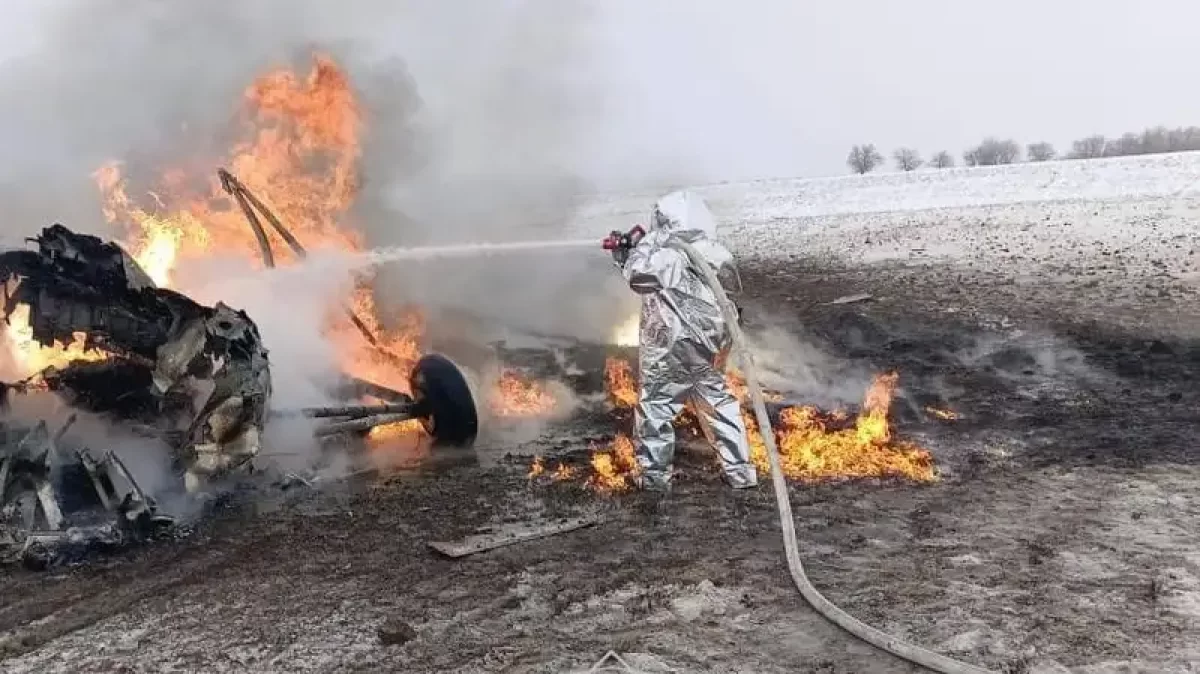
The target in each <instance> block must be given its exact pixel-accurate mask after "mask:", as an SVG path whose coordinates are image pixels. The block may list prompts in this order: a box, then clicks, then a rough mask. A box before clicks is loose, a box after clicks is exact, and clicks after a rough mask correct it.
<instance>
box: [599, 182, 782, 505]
mask: <svg viewBox="0 0 1200 674" xmlns="http://www.w3.org/2000/svg"><path fill="white" fill-rule="evenodd" d="M715 236H716V223H715V221H714V220H713V217H712V214H711V213H710V212H709V210H708V207H707V206H706V205H705V203H704V201H703V200H702V199H700V198H699V197H698V196H696V195H693V194H690V193H687V192H672V193H671V194H668V195H666V196H664V197H662V198H661V199H659V201H658V203H657V204H656V205H655V207H654V212H653V215H652V217H651V222H650V226H649V227H648V231H647V233H646V235H645V236H644V237H642V239H641V241H639V242H638V243H637V244H636V245H635V246H634V247H633V248H632V249H630V250H628V252H627V254H626V253H620V254H617V255H616V256H615V257H616V261H617V264H618V266H619V267H620V268H621V270H622V273H623V274H624V276H625V278H626V280H628V281H629V287H631V288H632V289H633V290H634V291H635V292H637V293H638V294H639V295H641V298H642V314H641V326H640V340H641V346H640V351H639V366H640V367H639V373H640V382H639V384H640V390H639V392H638V404H637V407H636V409H635V416H634V423H635V433H636V434H637V459H638V463H639V464H640V466H641V469H642V470H641V484H642V486H643V487H644V488H647V489H665V488H667V487H668V486H669V484H670V480H671V464H672V461H673V458H674V454H675V427H674V425H673V422H674V420H675V417H677V416H678V415H679V413H680V412H682V411H683V408H684V404H685V403H686V402H688V401H691V402H692V404H693V407H694V409H695V411H696V413H697V416H699V417H700V423H701V426H702V428H703V430H704V433H705V435H706V436H707V437H708V439H709V441H710V442H712V443H713V444H714V445H716V449H717V452H718V453H719V454H720V457H721V463H722V464H723V467H724V471H725V479H726V481H727V482H728V483H729V484H730V485H731V486H733V487H735V488H746V487H753V486H756V485H757V484H758V476H757V472H756V471H755V469H754V464H753V463H751V462H750V445H749V441H748V440H747V438H746V426H745V423H744V422H743V421H742V414H741V406H740V405H739V403H738V400H737V399H736V398H735V397H734V396H733V395H732V394H731V393H730V391H729V388H728V386H727V385H726V383H725V376H724V373H723V372H722V370H721V367H720V366H719V365H718V362H719V361H720V360H723V354H724V353H725V352H726V351H727V349H728V347H729V339H730V335H729V331H728V329H727V328H726V326H725V320H724V319H723V318H722V316H721V309H720V306H719V305H718V304H717V298H716V295H714V294H713V292H712V290H709V288H708V286H706V285H705V284H704V281H703V279H702V277H701V276H700V272H699V271H698V270H696V269H695V268H693V267H692V266H691V263H690V261H689V259H688V257H687V256H686V254H685V253H684V252H683V251H681V250H679V249H678V248H674V247H672V245H671V244H672V241H673V240H676V239H680V240H683V241H686V242H688V243H689V244H691V245H692V246H693V247H694V248H696V249H697V251H698V252H700V253H701V255H703V256H704V257H705V258H706V259H707V260H708V261H709V263H710V264H712V265H713V267H714V268H715V269H717V270H718V271H721V270H722V269H724V268H727V267H728V266H730V265H732V262H733V254H732V253H730V252H729V250H728V249H726V248H725V247H724V246H722V245H721V244H719V243H717V242H716V241H715ZM622 258H623V259H622Z"/></svg>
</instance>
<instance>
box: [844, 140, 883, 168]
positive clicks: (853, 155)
mask: <svg viewBox="0 0 1200 674" xmlns="http://www.w3.org/2000/svg"><path fill="white" fill-rule="evenodd" d="M846 164H847V165H848V166H849V167H850V170H852V171H854V172H855V173H858V174H859V175H862V174H864V173H870V172H871V171H874V170H875V169H876V168H878V167H879V166H880V165H881V164H883V155H881V154H879V150H877V149H875V146H874V145H873V144H871V143H867V144H866V145H855V146H854V147H852V148H850V156H849V157H846Z"/></svg>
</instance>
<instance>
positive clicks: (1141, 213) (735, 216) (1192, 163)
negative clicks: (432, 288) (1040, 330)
mask: <svg viewBox="0 0 1200 674" xmlns="http://www.w3.org/2000/svg"><path fill="white" fill-rule="evenodd" d="M696 191H697V192H699V193H700V194H702V195H703V196H704V197H705V198H706V199H707V200H708V202H709V205H710V206H711V207H712V209H713V211H714V213H715V214H716V216H717V218H718V221H719V223H720V227H721V229H722V232H721V234H722V236H723V238H724V239H725V240H726V242H727V243H728V244H729V245H730V247H731V248H733V249H734V250H735V252H736V253H738V254H739V255H741V256H743V257H751V258H780V257H783V258H788V257H794V256H809V255H820V256H822V257H828V256H833V257H836V258H840V259H843V260H845V261H860V262H866V261H874V260H885V259H903V258H910V257H920V258H923V259H931V258H946V257H949V258H963V257H966V258H971V257H975V258H980V257H996V256H1000V257H1004V258H1011V257H1016V258H1020V257H1021V256H1025V257H1026V258H1030V259H1032V258H1038V257H1042V258H1044V257H1045V256H1046V255H1048V254H1049V253H1050V251H1051V250H1052V249H1054V248H1055V246H1062V245H1065V244H1070V246H1068V247H1069V248H1070V249H1071V250H1070V251H1059V252H1066V253H1067V254H1070V255H1077V254H1088V253H1092V252H1096V250H1097V248H1098V247H1104V248H1116V249H1122V248H1137V249H1138V250H1139V251H1143V252H1145V251H1151V250H1153V251H1156V252H1162V249H1167V248H1169V249H1172V250H1179V249H1181V246H1180V244H1179V242H1180V241H1181V237H1188V238H1190V235H1191V233H1192V232H1193V231H1194V225H1193V224H1192V223H1193V222H1194V221H1195V219H1196V218H1197V217H1200V211H1193V210H1192V208H1191V207H1190V205H1191V204H1192V202H1193V200H1195V199H1198V198H1200V153H1180V154H1168V155H1149V156H1139V157H1121V158H1114V159H1099V160H1083V161H1059V162H1045V163H1036V164H1016V165H1011V166H999V167H985V168H974V169H968V168H958V169H949V170H933V169H930V170H921V171H914V172H912V173H881V174H872V175H866V176H841V177H834V178H818V179H805V180H796V179H793V180H761V181H754V182H750V183H729V184H720V185H712V186H706V187H701V188H696ZM655 196H656V195H654V194H650V193H646V194H637V195H624V196H620V197H611V198H601V199H595V200H592V201H590V202H589V203H587V204H586V206H585V207H584V208H583V209H581V211H580V212H579V214H578V217H577V220H576V222H575V223H574V225H575V227H576V228H577V229H578V231H579V232H580V233H592V234H594V233H596V232H604V231H608V230H609V229H614V228H627V227H628V226H630V225H631V224H633V223H635V222H639V221H643V220H644V219H645V215H646V213H647V211H648V210H649V208H650V206H651V205H652V203H653V201H654V197H655ZM1043 261H1044V260H1043Z"/></svg>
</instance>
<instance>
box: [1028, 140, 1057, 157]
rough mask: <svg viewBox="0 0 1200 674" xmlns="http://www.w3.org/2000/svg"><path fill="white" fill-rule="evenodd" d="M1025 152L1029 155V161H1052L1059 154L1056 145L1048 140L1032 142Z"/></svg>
mask: <svg viewBox="0 0 1200 674" xmlns="http://www.w3.org/2000/svg"><path fill="white" fill-rule="evenodd" d="M1025 154H1027V155H1028V156H1029V161H1050V160H1051V159H1054V157H1055V156H1057V153H1055V152H1054V146H1053V145H1051V144H1050V143H1046V142H1041V143H1030V144H1029V147H1026V148H1025Z"/></svg>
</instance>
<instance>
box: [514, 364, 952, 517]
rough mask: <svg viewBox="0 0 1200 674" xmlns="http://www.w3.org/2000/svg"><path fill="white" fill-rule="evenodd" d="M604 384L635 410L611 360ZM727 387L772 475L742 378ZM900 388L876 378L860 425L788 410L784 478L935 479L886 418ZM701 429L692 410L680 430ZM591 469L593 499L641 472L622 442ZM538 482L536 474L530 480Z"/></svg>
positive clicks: (780, 441) (843, 415)
mask: <svg viewBox="0 0 1200 674" xmlns="http://www.w3.org/2000/svg"><path fill="white" fill-rule="evenodd" d="M605 380H606V382H607V387H608V393H609V397H610V400H612V402H613V404H614V405H615V406H617V407H630V406H632V405H633V404H634V403H635V402H636V399H637V392H636V384H635V382H634V380H633V375H632V367H631V366H630V364H629V363H628V362H626V361H623V360H621V359H615V358H610V359H609V360H608V362H606V363H605ZM726 381H727V383H728V385H729V387H730V389H731V391H732V392H733V394H734V395H735V396H736V397H737V398H738V399H739V400H741V401H742V403H743V408H742V410H743V411H742V416H743V419H744V421H745V423H746V430H747V435H748V437H749V441H750V452H751V460H752V461H753V462H754V464H755V466H756V467H757V468H758V469H759V471H760V472H762V473H764V474H765V473H767V472H769V471H770V463H769V460H768V458H767V453H766V444H765V443H764V440H763V436H762V433H761V431H760V430H759V428H758V423H757V422H756V420H755V416H754V413H753V411H752V410H750V409H749V406H748V405H746V404H745V403H746V396H747V390H746V382H745V378H744V377H743V376H742V375H741V374H740V373H739V372H737V371H736V370H733V369H731V370H730V371H729V373H728V375H727V379H726ZM898 384H899V374H897V373H895V372H889V373H886V374H882V375H879V376H878V377H876V378H875V380H874V381H873V382H872V384H871V386H870V388H869V389H868V390H867V392H866V395H865V396H864V399H863V404H862V409H861V411H860V412H859V414H858V415H857V416H856V417H851V415H850V414H849V413H848V412H846V411H845V410H841V409H838V410H834V411H832V412H823V411H821V410H819V409H817V408H815V407H811V406H792V407H788V408H786V409H784V410H783V411H782V412H781V413H780V416H779V422H778V424H776V427H775V428H774V429H773V430H774V431H775V443H776V446H777V448H778V450H779V454H780V463H781V467H782V469H783V472H784V475H785V477H787V478H789V479H792V480H801V481H820V480H829V479H846V478H873V477H895V476H899V477H904V478H907V479H911V480H914V481H917V482H929V481H932V480H935V479H937V474H936V471H935V468H934V463H933V458H932V456H931V455H930V454H929V452H928V451H927V450H925V449H922V448H921V447H918V446H916V445H914V444H912V443H910V442H906V441H903V440H897V439H895V438H894V437H893V434H892V429H891V425H890V423H889V421H888V413H889V412H890V410H891V404H892V399H893V397H894V396H895V392H896V387H897V386H898ZM765 395H766V397H767V398H768V399H772V400H775V401H779V400H782V396H780V395H779V394H778V393H774V392H768V393H766V394H765ZM696 423H697V422H696V418H695V413H694V411H692V410H691V409H690V408H687V409H685V411H684V413H683V414H681V415H680V419H679V420H677V421H676V425H677V426H679V425H683V426H684V428H685V429H690V428H691V427H693V426H695V425H696ZM591 467H592V476H591V477H590V478H589V479H588V481H587V484H588V486H589V487H591V488H592V489H594V490H595V491H597V492H600V493H611V492H613V491H619V490H620V489H623V488H625V486H626V485H628V484H629V479H628V478H629V477H631V476H634V475H636V474H637V471H638V466H637V461H636V460H635V457H634V443H633V441H632V440H631V439H630V438H629V437H627V436H625V435H620V436H618V437H617V439H616V440H615V441H614V442H613V444H612V446H611V447H610V448H608V449H606V450H595V451H593V454H592V462H591ZM536 474H537V475H540V474H541V472H540V471H539V472H537V473H536ZM534 476H535V473H534V472H532V471H531V474H530V477H534Z"/></svg>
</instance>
